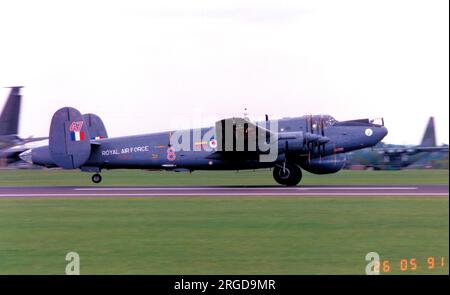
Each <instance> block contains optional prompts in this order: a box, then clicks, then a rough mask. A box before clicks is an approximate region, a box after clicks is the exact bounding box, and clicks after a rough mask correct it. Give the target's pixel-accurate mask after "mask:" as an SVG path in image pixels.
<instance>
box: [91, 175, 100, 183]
mask: <svg viewBox="0 0 450 295" xmlns="http://www.w3.org/2000/svg"><path fill="white" fill-rule="evenodd" d="M101 181H102V176H101V175H100V174H98V173H95V174H94V175H92V182H93V183H100V182H101Z"/></svg>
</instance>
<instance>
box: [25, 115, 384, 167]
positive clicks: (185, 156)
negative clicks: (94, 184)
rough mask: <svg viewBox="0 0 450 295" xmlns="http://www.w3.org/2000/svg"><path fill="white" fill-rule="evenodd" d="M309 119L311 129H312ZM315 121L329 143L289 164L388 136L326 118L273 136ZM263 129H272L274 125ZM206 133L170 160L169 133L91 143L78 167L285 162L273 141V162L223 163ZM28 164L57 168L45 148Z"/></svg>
mask: <svg viewBox="0 0 450 295" xmlns="http://www.w3.org/2000/svg"><path fill="white" fill-rule="evenodd" d="M311 118H312V120H313V121H314V120H315V121H314V122H316V123H311ZM319 118H324V119H323V121H324V123H323V127H322V128H323V131H321V132H323V133H322V134H323V135H324V136H326V137H328V138H329V141H328V142H327V143H326V144H324V145H323V150H322V151H321V153H314V152H313V153H310V152H308V149H307V148H306V146H305V147H304V148H303V149H302V150H297V151H296V152H295V154H294V155H293V156H290V158H291V159H293V161H294V162H298V163H301V162H302V161H305V159H308V160H311V158H319V157H320V158H321V159H326V158H327V157H336V155H339V154H343V153H345V152H349V151H353V150H357V149H362V148H366V147H371V146H374V145H375V144H377V143H378V142H380V141H381V140H382V139H383V138H384V137H385V136H386V134H387V129H386V128H385V127H384V126H381V125H378V124H372V123H369V121H368V120H367V121H365V120H353V121H343V122H338V121H336V120H334V118H332V117H331V116H311V117H310V116H303V117H296V118H284V119H281V120H277V124H278V126H277V130H276V131H277V132H278V134H280V135H283V134H289V133H295V132H310V133H315V128H316V129H318V128H320V127H319V126H318V123H317V122H319ZM268 123H269V124H273V121H269V122H268ZM211 129H214V127H210V128H200V131H201V138H199V139H195V138H192V135H193V134H194V133H195V131H199V129H197V130H195V129H190V130H188V133H189V134H190V140H189V148H188V149H186V150H179V151H175V152H174V154H172V153H171V151H169V150H168V147H169V146H170V137H171V135H172V133H173V131H172V132H170V131H167V132H160V133H153V134H145V135H134V136H125V137H116V138H105V139H101V140H91V143H92V150H91V154H90V157H89V159H88V160H87V162H86V163H85V164H84V165H83V166H84V167H85V169H89V168H90V167H96V168H99V169H119V168H127V169H167V170H176V169H179V170H184V169H186V170H191V171H192V170H219V169H220V170H228V169H233V170H234V169H256V168H267V167H273V166H274V165H275V164H276V163H277V162H280V161H284V159H286V157H287V154H288V153H287V151H286V150H284V148H285V141H286V140H288V139H281V137H280V139H279V140H278V153H277V156H276V160H274V161H270V162H262V161H260V160H259V159H253V158H247V157H234V156H232V157H222V156H220V155H218V153H219V152H217V151H215V150H214V149H213V148H211V147H210V146H208V144H209V141H208V140H203V137H204V135H205V134H206V133H207V132H209V133H210V134H214V132H211ZM369 130H370V131H369ZM309 151H310V150H309ZM169 153H171V154H170V155H169ZM31 160H32V162H33V163H34V164H37V165H42V166H46V167H54V166H56V164H55V163H54V161H53V160H52V157H51V155H50V152H49V148H48V146H43V147H39V148H35V149H33V150H32V151H31ZM82 169H83V167H82Z"/></svg>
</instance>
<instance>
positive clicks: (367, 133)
mask: <svg viewBox="0 0 450 295" xmlns="http://www.w3.org/2000/svg"><path fill="white" fill-rule="evenodd" d="M365 133H366V136H372V134H373V131H372V129H370V128H367V129H366V131H365Z"/></svg>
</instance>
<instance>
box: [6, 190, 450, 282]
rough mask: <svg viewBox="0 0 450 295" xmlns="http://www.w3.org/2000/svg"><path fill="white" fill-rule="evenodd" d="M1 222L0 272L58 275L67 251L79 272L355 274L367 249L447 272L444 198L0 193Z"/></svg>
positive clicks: (394, 267) (422, 270) (423, 269)
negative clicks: (437, 261) (76, 258)
mask: <svg viewBox="0 0 450 295" xmlns="http://www.w3.org/2000/svg"><path fill="white" fill-rule="evenodd" d="M0 224H1V227H0V273H1V274H64V270H65V263H66V262H65V260H64V258H65V255H66V253H67V252H69V251H76V252H77V253H79V255H80V258H81V273H82V274H364V269H365V265H366V261H365V260H364V258H365V255H366V253H367V252H370V251H376V252H378V253H379V254H380V255H381V258H382V259H383V260H384V259H387V260H389V261H390V262H391V269H392V270H391V272H390V273H402V272H401V271H400V270H399V265H398V264H399V262H400V259H402V258H416V259H417V261H418V269H417V270H416V271H415V272H406V273H422V274H444V273H448V258H449V252H448V251H449V203H448V199H447V198H395V197H392V198H367V197H364V198H363V197H361V198H313V197H311V198H289V197H283V198H276V197H273V198H272V197H271V198H248V197H242V198H162V197H161V198H147V199H145V198H137V199H59V200H58V199H3V200H0ZM428 256H436V257H441V256H444V257H445V259H446V266H445V267H444V268H440V267H436V268H435V269H434V270H428V269H427V268H426V259H427V257H428Z"/></svg>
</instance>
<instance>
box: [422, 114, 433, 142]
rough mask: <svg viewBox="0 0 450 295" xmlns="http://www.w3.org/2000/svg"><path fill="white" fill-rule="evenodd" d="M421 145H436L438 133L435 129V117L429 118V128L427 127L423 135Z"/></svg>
mask: <svg viewBox="0 0 450 295" xmlns="http://www.w3.org/2000/svg"><path fill="white" fill-rule="evenodd" d="M420 146H428V147H432V146H436V134H435V131H434V118H433V117H430V119H429V120H428V124H427V128H426V129H425V133H424V134H423V137H422V142H421V143H420Z"/></svg>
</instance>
